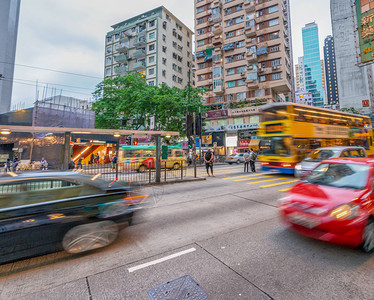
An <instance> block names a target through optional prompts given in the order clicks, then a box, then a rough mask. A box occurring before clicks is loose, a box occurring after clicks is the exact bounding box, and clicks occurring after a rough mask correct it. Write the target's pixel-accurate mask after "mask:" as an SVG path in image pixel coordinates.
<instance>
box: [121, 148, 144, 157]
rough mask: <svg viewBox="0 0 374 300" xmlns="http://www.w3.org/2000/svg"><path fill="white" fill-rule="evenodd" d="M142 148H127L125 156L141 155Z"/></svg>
mask: <svg viewBox="0 0 374 300" xmlns="http://www.w3.org/2000/svg"><path fill="white" fill-rule="evenodd" d="M141 155H142V150H133V149H129V150H128V149H126V150H125V157H141Z"/></svg>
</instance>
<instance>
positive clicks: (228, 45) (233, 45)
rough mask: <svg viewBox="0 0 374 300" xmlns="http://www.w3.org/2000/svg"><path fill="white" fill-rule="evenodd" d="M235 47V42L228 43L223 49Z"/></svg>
mask: <svg viewBox="0 0 374 300" xmlns="http://www.w3.org/2000/svg"><path fill="white" fill-rule="evenodd" d="M233 49H235V44H234V43H230V44H226V45H225V46H224V47H223V50H233Z"/></svg>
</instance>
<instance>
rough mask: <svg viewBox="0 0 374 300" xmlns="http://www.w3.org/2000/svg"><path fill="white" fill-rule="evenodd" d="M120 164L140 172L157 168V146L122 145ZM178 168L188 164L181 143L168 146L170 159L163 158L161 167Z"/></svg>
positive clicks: (119, 156)
mask: <svg viewBox="0 0 374 300" xmlns="http://www.w3.org/2000/svg"><path fill="white" fill-rule="evenodd" d="M118 164H119V166H121V167H125V168H126V167H128V168H131V169H134V170H137V171H138V172H141V173H142V172H145V171H146V170H147V169H150V168H151V169H154V168H156V146H154V145H150V146H148V145H144V146H142V145H140V146H122V147H120V149H119V155H118ZM165 165H166V168H167V169H174V170H178V169H180V168H181V167H185V166H186V165H187V162H186V155H185V153H184V151H183V150H182V147H181V146H180V145H172V146H168V159H161V168H165Z"/></svg>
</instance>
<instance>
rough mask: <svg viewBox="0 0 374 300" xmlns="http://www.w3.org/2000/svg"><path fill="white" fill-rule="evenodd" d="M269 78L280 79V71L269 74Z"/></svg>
mask: <svg viewBox="0 0 374 300" xmlns="http://www.w3.org/2000/svg"><path fill="white" fill-rule="evenodd" d="M271 79H272V80H277V79H281V73H274V74H271Z"/></svg>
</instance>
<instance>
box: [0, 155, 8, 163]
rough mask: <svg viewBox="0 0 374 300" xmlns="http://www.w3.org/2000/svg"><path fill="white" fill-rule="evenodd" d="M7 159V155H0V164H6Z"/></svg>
mask: <svg viewBox="0 0 374 300" xmlns="http://www.w3.org/2000/svg"><path fill="white" fill-rule="evenodd" d="M8 158H9V154H0V162H6V161H7V159H8Z"/></svg>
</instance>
